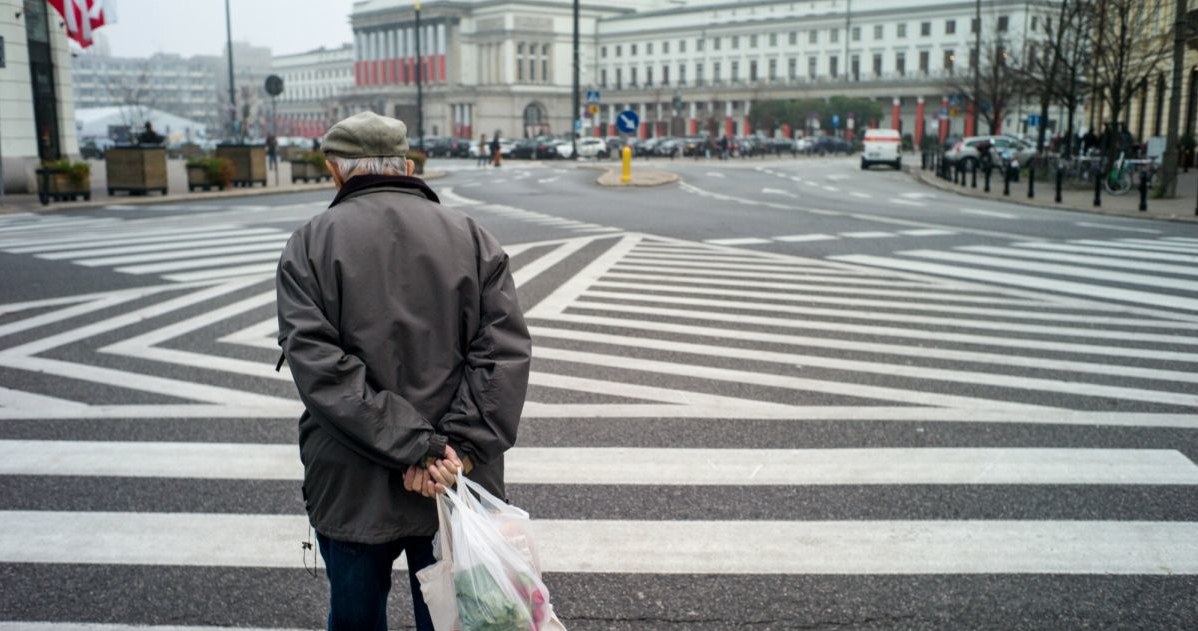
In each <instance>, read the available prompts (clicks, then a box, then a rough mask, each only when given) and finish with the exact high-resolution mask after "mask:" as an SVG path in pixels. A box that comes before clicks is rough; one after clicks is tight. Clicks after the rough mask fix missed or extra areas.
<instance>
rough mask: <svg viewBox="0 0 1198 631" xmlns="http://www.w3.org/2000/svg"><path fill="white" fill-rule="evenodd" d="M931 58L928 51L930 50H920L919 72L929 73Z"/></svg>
mask: <svg viewBox="0 0 1198 631" xmlns="http://www.w3.org/2000/svg"><path fill="white" fill-rule="evenodd" d="M930 59H931V55H930V54H929V53H928V51H926V50H921V51H919V72H920V73H922V74H928V65H929V61H930Z"/></svg>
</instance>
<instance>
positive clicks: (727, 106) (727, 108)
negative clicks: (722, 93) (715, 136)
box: [724, 101, 736, 139]
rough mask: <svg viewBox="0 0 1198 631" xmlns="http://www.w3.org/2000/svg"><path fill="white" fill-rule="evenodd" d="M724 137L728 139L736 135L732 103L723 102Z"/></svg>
mask: <svg viewBox="0 0 1198 631" xmlns="http://www.w3.org/2000/svg"><path fill="white" fill-rule="evenodd" d="M724 135H725V136H727V137H728V138H729V139H731V138H732V137H733V136H735V135H736V121H735V120H733V118H732V101H724Z"/></svg>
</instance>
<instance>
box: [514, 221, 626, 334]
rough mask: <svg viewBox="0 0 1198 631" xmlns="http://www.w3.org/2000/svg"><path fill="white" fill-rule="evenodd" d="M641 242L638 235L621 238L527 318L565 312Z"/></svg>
mask: <svg viewBox="0 0 1198 631" xmlns="http://www.w3.org/2000/svg"><path fill="white" fill-rule="evenodd" d="M640 242H641V237H640V236H638V235H627V236H625V237H623V238H621V239H620V240H619V241H617V242H616V243H615V244H614V245H612V246H611V248H609V249H608V250H607V251H606V252H604V253H603V254H601V255H599V256H598V257H596V258H595V259H594V260H592V261H591V262H590V263H589V264H587V266H586V267H584V268H583V269H582V271H580V272H578V273H577V274H575V275H574V276H573V277H572V278H571V279H570V280H568V281H566V282H564V283H562V284H561V285H559V286H558V288H557V289H556V290H554V292H553V293H552V294H549V295H548V296H546V297H545V298H544V299H543V300H541V302H539V303H537V304H536V306H534V307H533V308H532V309H530V310H528V311H526V312H525V316H526V317H535V315H534V314H536V315H540V316H542V317H543V316H550V315H553V314H557V313H561V312H563V311H565V309H566V307H567V306H569V305H570V303H572V302H574V301H575V300H577V299H578V296H580V295H582V292H584V291H586V289H587V287H590V285H591V283H594V282H595V281H596V280H599V278H600V277H601V276H603V275H604V274H606V273H607V272H608V271H610V270H611V268H612V266H613V265H615V264H616V262H617V261H619V260H620V259H622V258H624V256H625V255H627V254H628V253H629V252H631V251H632V249H633V248H635V247H636V246H637V244H638V243H640Z"/></svg>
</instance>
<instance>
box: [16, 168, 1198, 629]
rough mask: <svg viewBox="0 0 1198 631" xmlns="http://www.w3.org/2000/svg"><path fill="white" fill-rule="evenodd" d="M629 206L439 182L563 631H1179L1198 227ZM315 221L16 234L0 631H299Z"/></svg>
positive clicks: (473, 181)
mask: <svg viewBox="0 0 1198 631" xmlns="http://www.w3.org/2000/svg"><path fill="white" fill-rule="evenodd" d="M652 166H654V167H660V168H665V169H669V170H674V171H676V172H678V173H679V174H680V175H681V176H682V180H681V182H680V183H678V184H673V185H669V186H664V187H659V188H653V189H637V190H623V189H610V188H601V187H598V186H596V185H595V184H594V179H595V177H596V175H597V173H596V172H595V171H593V170H588V169H576V168H573V167H572V166H571V165H566V164H562V163H544V164H540V163H523V164H522V163H518V162H508V163H505V165H504V166H503V167H502V168H500V169H491V168H488V169H478V168H476V167H474V166H473V163H468V162H448V163H444V164H437V165H435V166H434V168H443V169H445V170H447V171H448V172H449V175H448V176H447V177H445V178H443V179H438V180H435V181H433V182H432V185H433V187H434V189H435V190H437V191H438V193H440V194H441V196H442V199H443V202H444V203H445V204H446V205H447V206H451V207H454V208H456V209H457V210H459V211H462V212H466V213H469V214H471V215H473V216H475V217H476V218H477V219H478V220H479V221H480V222H481V223H482V224H483V225H484V226H486V227H487V228H488V229H489V230H491V231H492V232H493V233H494V234H495V235H496V237H497V238H498V239H499V240H500V241H501V242H502V243H503V244H504V245H505V247H506V248H507V249H508V251H509V253H510V254H511V256H512V261H513V267H514V268H515V270H516V272H515V273H516V277H517V281H518V284H519V291H520V300H521V303H522V305H523V307H524V309H525V311H526V316H527V318H528V321H529V324H530V326H531V327H532V332H533V336H534V344H535V350H534V355H535V363H534V376H533V385H532V387H531V389H530V392H529V397H528V404H527V407H526V409H525V414H524V420H523V422H522V425H521V430H520V439H519V444H518V446H517V448H516V450H514V451H513V453H512V454H510V456H509V460H508V480H509V495H510V499H511V500H512V501H513V502H514V503H515V504H517V505H519V506H521V507H523V508H525V509H527V510H528V511H529V512H530V513H531V514H532V515H533V517H534V519H535V520H536V525H537V529H538V539H539V542H540V544H541V548H542V551H541V554H542V557H543V558H544V560H545V564H546V570H547V574H546V582H547V583H548V585H549V588H550V590H551V593H552V600H553V602H554V604H555V607H556V609H557V611H558V612H559V614H560V615H561V617H562V618H563V620H564V622H565V623H566V626H567V627H568V628H570V629H573V630H577V629H587V630H589V629H594V630H600V629H603V630H620V629H638V630H639V629H679V630H681V629H687V630H690V629H696V630H710V631H722V630H726V629H741V628H744V629H799V628H802V629H944V630H959V629H1004V630H1009V629H1054V630H1055V629H1082V628H1089V629H1154V630H1157V629H1179V630H1180V629H1192V628H1193V627H1194V620H1198V597H1195V594H1196V593H1198V578H1196V576H1198V465H1196V464H1195V463H1196V462H1198V394H1195V393H1198V388H1196V387H1195V383H1198V336H1196V335H1195V334H1194V329H1195V323H1198V278H1195V277H1196V276H1198V272H1195V271H1194V270H1195V269H1198V267H1195V266H1194V263H1196V262H1198V226H1195V225H1193V224H1179V223H1166V222H1150V221H1144V220H1138V219H1120V218H1113V217H1106V216H1097V215H1086V214H1081V213H1071V212H1060V211H1052V210H1041V209H1035V208H1029V207H1025V206H1020V205H1017V204H1004V203H996V202H991V201H986V200H976V199H969V198H964V197H958V196H956V195H953V194H951V193H945V192H942V191H938V190H934V189H930V188H926V187H923V186H921V185H919V184H917V183H914V182H913V181H911V180H910V179H909V178H908V177H906V176H904V175H902V174H900V173H895V172H891V171H886V170H883V169H880V168H879V169H875V170H871V171H869V172H861V171H860V170H859V169H858V168H857V163H856V162H855V161H854V160H851V159H850V160H845V159H827V160H824V159H798V160H791V159H786V160H777V161H775V160H769V161H753V160H744V161H729V162H718V161H711V162H709V161H690V160H680V161H677V162H668V161H666V162H662V161H655V162H654V163H653V165H652ZM330 198H331V192H316V193H306V194H293V195H277V196H263V197H247V198H233V199H223V200H210V201H207V200H204V198H203V196H201V195H196V201H195V202H188V203H185V204H157V205H155V204H151V205H132V204H131V205H112V206H108V207H104V208H97V209H94V210H87V211H74V212H69V213H55V214H47V215H41V216H32V215H8V216H0V265H3V268H4V270H5V274H4V276H3V280H2V281H0V286H2V287H3V296H4V297H3V303H4V304H2V305H0V533H3V534H0V585H2V586H3V589H0V631H8V630H10V629H26V628H28V629H39V630H40V629H58V628H70V629H79V630H80V631H84V630H86V631H100V630H101V629H103V630H105V631H116V630H118V629H122V630H123V629H127V628H133V627H134V626H136V625H153V626H160V627H170V628H175V627H177V626H186V627H188V628H191V627H201V628H205V627H221V626H237V627H250V628H272V629H277V628H291V629H312V628H319V627H320V626H321V625H322V620H323V616H324V613H325V599H326V597H327V589H326V587H325V583H324V579H323V577H322V576H320V575H319V574H318V575H317V577H316V578H313V577H311V576H309V575H308V574H306V573H305V570H304V565H305V563H306V564H307V565H308V566H311V564H312V558H311V556H310V555H308V556H307V557H306V558H305V557H303V552H302V550H301V548H300V542H301V541H302V540H304V539H306V538H307V536H308V534H307V531H306V529H305V520H304V517H303V509H302V501H301V499H300V497H299V484H298V481H297V480H298V475H299V473H300V472H299V471H298V466H299V465H298V456H297V455H296V454H295V451H294V444H295V440H296V435H295V420H294V419H295V416H296V409H297V406H298V402H297V399H296V397H295V395H294V388H293V386H292V384H291V382H290V379H289V376H288V375H287V373H286V371H285V370H284V371H283V372H282V373H275V372H274V371H273V368H274V363H275V359H276V358H277V351H276V350H274V349H275V343H274V339H273V338H274V334H275V329H274V322H273V320H274V304H273V272H272V270H273V266H274V261H275V260H276V259H277V254H278V250H279V248H281V246H282V243H283V241H284V240H285V239H286V238H287V236H288V235H289V234H290V232H291V231H292V230H293V229H294V228H295V227H296V226H297V225H299V224H300V223H301V222H302V221H304V220H305V219H306V218H307V217H309V216H311V215H313V214H315V213H318V212H320V211H321V210H322V209H323V208H324V207H325V206H327V203H328V200H329V199H330ZM405 580H406V576H404V575H403V574H397V575H396V581H397V582H396V584H397V586H403V585H404V583H403V581H405ZM405 594H406V590H404V589H396V590H395V593H394V595H393V600H394V607H393V608H392V616H391V622H392V626H393V627H395V628H402V627H403V626H404V625H405V624H407V623H408V614H407V613H406V612H407V611H408V604H407V602H406V601H407V596H406V595H405ZM68 623H78V624H80V625H82V626H77V627H73V626H66V625H67V624H68ZM89 625H90V626H89ZM97 625H115V626H97ZM138 628H140V627H138Z"/></svg>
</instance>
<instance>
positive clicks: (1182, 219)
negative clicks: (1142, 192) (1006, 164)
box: [903, 165, 1198, 223]
mask: <svg viewBox="0 0 1198 631" xmlns="http://www.w3.org/2000/svg"><path fill="white" fill-rule="evenodd" d="M903 170H904V171H906V172H907V175H909V176H911V179H913V180H915V181H916V182H919V183H920V184H923V185H924V186H928V187H931V188H934V189H937V190H941V191H945V192H947V193H955V194H957V195H960V196H961V197H969V198H971V199H985V200H990V201H999V202H1003V203H1007V204H1018V205H1020V206H1024V207H1026V208H1038V209H1040V210H1063V211H1067V212H1074V213H1082V214H1086V215H1105V216H1107V217H1123V218H1125V219H1152V220H1155V221H1172V222H1176V223H1198V216H1193V217H1191V216H1188V215H1178V214H1168V215H1159V214H1158V215H1153V214H1149V212H1143V213H1141V212H1139V211H1121V210H1111V209H1107V208H1078V207H1076V206H1065V205H1062V204H1056V203H1052V204H1046V203H1036V202H1029V201H1028V200H1027V198H1025V197H1016V196H1011V197H1002V196H999V197H994V196H993V195H987V194H986V193H980V192H979V193H974V192H971V191H973V190H974V189H972V188H969V187H962V186H960V185H956V184H949V183H946V182H944V181H942V180H940V179H939V178H937V177H936V176H935V175H930V176H927V177H925V176H924V175H923V170H922V169H919V168H916V167H913V166H912V167H908V166H906V165H904V166H903ZM928 173H931V171H928ZM977 190H979V191H980V190H981V189H980V188H979V189H977ZM1048 190H1049V191H1051V190H1052V189H1051V188H1050V189H1048ZM1049 194H1051V193H1049Z"/></svg>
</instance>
